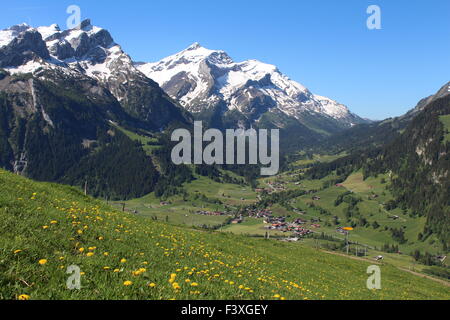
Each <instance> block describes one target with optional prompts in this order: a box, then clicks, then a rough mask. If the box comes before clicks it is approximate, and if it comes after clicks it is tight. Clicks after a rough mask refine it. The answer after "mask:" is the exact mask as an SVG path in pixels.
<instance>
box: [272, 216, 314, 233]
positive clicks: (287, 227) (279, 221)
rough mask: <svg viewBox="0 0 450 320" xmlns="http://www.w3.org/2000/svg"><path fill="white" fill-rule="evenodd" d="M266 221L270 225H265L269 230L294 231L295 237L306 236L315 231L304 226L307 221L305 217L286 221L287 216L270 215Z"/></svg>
mask: <svg viewBox="0 0 450 320" xmlns="http://www.w3.org/2000/svg"><path fill="white" fill-rule="evenodd" d="M264 223H265V224H268V226H266V227H265V228H266V229H267V230H275V231H280V232H292V233H293V234H294V236H295V237H304V236H306V235H308V234H311V233H313V231H311V230H310V229H307V228H305V227H304V224H305V223H306V221H305V220H303V219H296V220H295V221H293V222H286V218H285V217H270V218H267V219H266V220H264Z"/></svg>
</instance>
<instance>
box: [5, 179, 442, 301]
mask: <svg viewBox="0 0 450 320" xmlns="http://www.w3.org/2000/svg"><path fill="white" fill-rule="evenodd" d="M0 188H1V192H0V227H1V230H2V232H1V234H0V299H17V298H19V296H20V295H27V296H24V297H28V296H29V298H30V299H281V298H286V299H301V300H303V299H448V298H449V292H448V287H445V286H443V285H441V284H439V283H435V282H433V281H430V280H427V279H422V278H420V277H417V276H414V275H411V274H409V273H406V272H402V271H400V270H398V269H396V268H394V267H392V266H389V265H381V270H382V286H383V289H382V290H378V291H369V290H367V288H366V280H367V278H368V275H367V274H366V270H367V267H368V266H369V265H370V263H369V262H366V261H359V260H352V259H348V258H345V257H341V256H336V255H330V254H327V253H323V252H319V251H317V250H313V249H311V248H308V247H303V246H301V245H298V244H284V243H279V242H275V241H265V240H257V239H250V238H245V237H240V236H234V235H228V234H221V233H207V232H201V231H195V230H190V229H184V228H179V227H174V226H170V225H166V224H162V223H159V222H154V221H152V220H151V219H145V218H142V217H136V216H133V215H130V214H129V213H122V212H117V211H114V210H113V209H112V208H110V207H108V206H105V205H104V204H102V203H101V202H99V201H96V200H93V199H91V198H88V197H85V196H84V195H82V194H81V193H80V192H79V191H77V190H76V189H73V188H71V187H66V186H61V185H55V184H48V183H37V182H33V181H30V180H27V179H24V178H22V177H18V176H15V175H13V174H11V173H8V172H5V171H0ZM70 265H77V266H79V267H80V269H81V271H82V277H81V286H82V288H81V290H73V291H72V290H68V289H67V287H66V281H67V278H68V277H69V275H68V274H66V270H67V267H68V266H70Z"/></svg>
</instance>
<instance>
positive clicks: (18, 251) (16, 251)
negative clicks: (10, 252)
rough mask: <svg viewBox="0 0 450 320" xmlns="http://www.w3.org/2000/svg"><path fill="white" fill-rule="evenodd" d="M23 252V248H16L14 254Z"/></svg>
mask: <svg viewBox="0 0 450 320" xmlns="http://www.w3.org/2000/svg"><path fill="white" fill-rule="evenodd" d="M21 252H22V250H20V249H19V250H15V251H14V254H18V253H21Z"/></svg>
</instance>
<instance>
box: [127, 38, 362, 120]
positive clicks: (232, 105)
mask: <svg viewBox="0 0 450 320" xmlns="http://www.w3.org/2000/svg"><path fill="white" fill-rule="evenodd" d="M136 66H137V68H138V69H139V70H140V71H142V72H143V73H144V74H145V75H147V76H148V77H149V78H151V79H153V80H155V81H156V82H158V83H159V85H160V86H161V87H162V88H163V89H164V90H165V91H166V92H167V93H168V94H169V95H170V96H171V97H172V98H174V99H177V100H178V101H180V103H181V104H182V105H183V106H184V107H185V108H186V109H187V110H189V111H191V112H194V113H199V112H202V111H205V110H208V109H210V108H211V107H215V106H217V105H225V112H226V111H230V110H238V111H239V112H241V113H242V114H244V115H247V116H249V117H250V118H251V119H252V120H253V121H257V120H258V119H259V118H260V117H261V115H263V114H264V113H266V112H267V111H272V112H279V111H281V112H282V113H284V114H285V115H287V116H289V117H294V118H296V119H297V120H301V121H302V120H303V119H304V117H305V115H306V114H308V115H309V116H311V115H312V116H313V117H314V116H319V117H326V118H329V120H334V121H335V122H337V123H338V124H339V125H341V126H343V127H350V126H353V125H354V124H358V123H362V122H366V121H365V120H363V119H361V118H359V117H358V116H356V115H354V114H353V113H351V112H350V111H349V109H348V108H347V107H346V106H344V105H342V104H340V103H338V102H336V101H334V100H332V99H329V98H325V97H322V96H318V95H315V94H313V93H311V92H310V91H309V90H308V89H307V88H306V87H304V86H303V85H301V84H300V83H298V82H296V81H293V80H291V79H289V78H288V77H287V76H286V75H284V74H283V73H281V72H280V71H279V70H278V68H277V67H276V66H273V65H270V64H265V63H262V62H260V61H257V60H247V61H244V62H234V61H233V59H232V58H230V56H229V55H228V54H227V53H226V52H224V51H221V50H209V49H206V48H204V47H202V46H201V45H200V44H198V43H194V44H193V45H191V46H189V47H188V48H187V49H185V50H183V51H181V52H179V53H177V54H175V55H172V56H169V57H167V58H164V59H162V60H161V61H158V62H155V63H136Z"/></svg>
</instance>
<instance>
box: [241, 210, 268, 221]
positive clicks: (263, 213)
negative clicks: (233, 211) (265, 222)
mask: <svg viewBox="0 0 450 320" xmlns="http://www.w3.org/2000/svg"><path fill="white" fill-rule="evenodd" d="M246 214H247V216H248V217H250V218H256V219H261V218H264V219H266V218H270V217H272V210H270V209H247V211H246Z"/></svg>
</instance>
